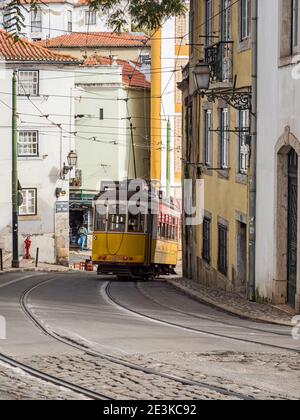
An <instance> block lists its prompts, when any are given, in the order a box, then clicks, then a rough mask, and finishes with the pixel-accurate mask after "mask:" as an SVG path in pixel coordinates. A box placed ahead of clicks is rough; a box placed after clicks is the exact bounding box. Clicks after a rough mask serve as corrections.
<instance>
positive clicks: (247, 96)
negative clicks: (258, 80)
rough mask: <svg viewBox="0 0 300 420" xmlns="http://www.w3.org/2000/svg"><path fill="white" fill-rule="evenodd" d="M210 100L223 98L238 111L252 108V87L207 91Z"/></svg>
mask: <svg viewBox="0 0 300 420" xmlns="http://www.w3.org/2000/svg"><path fill="white" fill-rule="evenodd" d="M205 94H206V96H207V98H208V101H209V102H215V101H216V100H219V99H220V100H222V101H224V102H225V103H226V104H228V105H230V106H231V107H232V108H234V109H237V110H238V111H244V110H250V111H251V108H252V103H251V100H252V89H251V87H247V88H241V89H234V88H233V89H223V90H210V91H208V92H206V93H205Z"/></svg>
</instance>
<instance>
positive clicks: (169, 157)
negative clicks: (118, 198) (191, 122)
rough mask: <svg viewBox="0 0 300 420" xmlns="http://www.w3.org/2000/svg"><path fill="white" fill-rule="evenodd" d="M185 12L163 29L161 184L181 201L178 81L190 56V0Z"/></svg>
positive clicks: (180, 105) (180, 127)
mask: <svg viewBox="0 0 300 420" xmlns="http://www.w3.org/2000/svg"><path fill="white" fill-rule="evenodd" d="M186 7H187V12H186V15H182V16H177V17H174V18H172V19H169V20H168V21H167V22H166V23H165V24H164V25H163V27H162V30H161V69H162V74H161V94H162V98H161V107H160V117H161V121H162V122H161V138H162V162H161V166H162V174H161V176H162V185H163V186H164V188H165V189H166V193H167V195H170V194H171V195H172V196H173V197H176V198H177V199H179V200H180V201H181V197H182V190H181V178H182V173H181V168H182V160H181V158H182V148H181V144H182V93H181V90H180V89H179V88H178V86H177V84H178V83H180V82H181V80H182V68H183V67H185V65H186V64H187V63H188V60H189V48H190V46H189V43H190V34H189V2H186Z"/></svg>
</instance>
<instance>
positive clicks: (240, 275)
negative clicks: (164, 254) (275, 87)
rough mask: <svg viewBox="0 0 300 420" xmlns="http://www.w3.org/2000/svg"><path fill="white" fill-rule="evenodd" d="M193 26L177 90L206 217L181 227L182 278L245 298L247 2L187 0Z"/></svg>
mask: <svg viewBox="0 0 300 420" xmlns="http://www.w3.org/2000/svg"><path fill="white" fill-rule="evenodd" d="M190 28H191V38H192V39H191V48H190V63H189V65H188V66H187V67H186V69H185V71H184V81H183V82H182V84H181V89H182V90H183V102H184V117H183V124H184V129H183V153H184V178H185V179H187V178H188V179H192V180H193V189H194V191H193V200H194V204H195V200H196V198H195V196H196V193H197V188H199V184H197V183H196V180H197V179H202V180H204V215H203V216H204V219H203V223H202V224H200V225H197V226H185V228H184V274H185V275H186V276H187V277H189V278H193V279H195V280H198V281H200V282H201V283H204V284H206V285H207V286H211V287H218V288H222V289H226V290H235V291H237V292H239V293H243V294H246V293H247V284H248V262H249V246H248V244H249V232H250V229H249V197H250V195H249V194H250V188H249V184H250V183H249V175H250V169H249V166H250V164H249V163H250V159H249V145H250V139H251V137H250V133H251V129H250V125H251V111H250V102H251V101H250V97H251V93H250V92H251V81H252V52H251V1H250V0H240V1H238V2H235V1H233V0H192V1H191V10H190ZM199 63H201V66H203V69H205V68H207V67H208V68H209V71H210V83H209V86H208V89H201V88H199V86H197V82H196V77H195V71H196V69H197V68H198V67H199V66H198V65H199ZM196 72H197V71H196ZM185 193H186V192H185Z"/></svg>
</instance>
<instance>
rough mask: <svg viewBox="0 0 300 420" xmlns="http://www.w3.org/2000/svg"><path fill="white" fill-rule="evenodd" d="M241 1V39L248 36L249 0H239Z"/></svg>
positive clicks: (249, 21) (249, 22)
mask: <svg viewBox="0 0 300 420" xmlns="http://www.w3.org/2000/svg"><path fill="white" fill-rule="evenodd" d="M240 2H241V6H240V7H241V10H240V13H241V22H240V28H241V41H243V40H244V39H246V38H248V37H249V35H250V25H251V1H250V0H240Z"/></svg>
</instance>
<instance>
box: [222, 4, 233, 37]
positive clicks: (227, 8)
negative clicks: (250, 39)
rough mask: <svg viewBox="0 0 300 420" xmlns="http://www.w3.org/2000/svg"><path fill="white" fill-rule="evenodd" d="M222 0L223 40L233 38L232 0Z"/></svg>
mask: <svg viewBox="0 0 300 420" xmlns="http://www.w3.org/2000/svg"><path fill="white" fill-rule="evenodd" d="M220 1H221V15H220V16H221V41H223V42H226V41H230V40H231V0H220Z"/></svg>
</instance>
